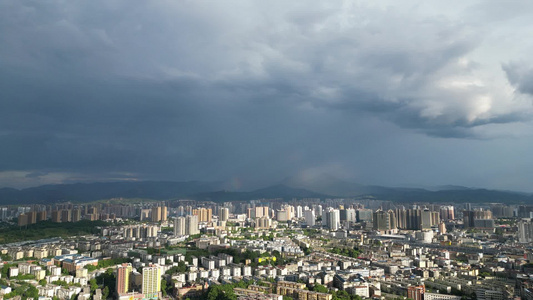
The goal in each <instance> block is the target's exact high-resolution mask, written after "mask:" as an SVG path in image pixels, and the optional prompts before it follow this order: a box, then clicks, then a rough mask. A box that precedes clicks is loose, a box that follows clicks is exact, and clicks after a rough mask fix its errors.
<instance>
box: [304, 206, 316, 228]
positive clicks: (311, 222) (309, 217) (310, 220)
mask: <svg viewBox="0 0 533 300" xmlns="http://www.w3.org/2000/svg"><path fill="white" fill-rule="evenodd" d="M304 218H305V223H306V224H307V226H309V227H312V226H315V220H316V217H315V211H314V210H306V211H304Z"/></svg>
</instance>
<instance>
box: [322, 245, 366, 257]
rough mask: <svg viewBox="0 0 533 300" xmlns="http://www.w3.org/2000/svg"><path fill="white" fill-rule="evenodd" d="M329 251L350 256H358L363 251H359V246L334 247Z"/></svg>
mask: <svg viewBox="0 0 533 300" xmlns="http://www.w3.org/2000/svg"><path fill="white" fill-rule="evenodd" d="M328 252H330V253H333V254H339V255H344V256H348V257H353V258H358V257H359V255H360V254H361V251H359V248H357V247H353V248H337V247H335V248H332V249H329V250H328Z"/></svg>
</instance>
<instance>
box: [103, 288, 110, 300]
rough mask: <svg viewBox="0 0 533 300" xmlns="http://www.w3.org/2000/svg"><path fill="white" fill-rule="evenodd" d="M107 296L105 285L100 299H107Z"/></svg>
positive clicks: (107, 291)
mask: <svg viewBox="0 0 533 300" xmlns="http://www.w3.org/2000/svg"><path fill="white" fill-rule="evenodd" d="M107 297H109V287H107V286H106V287H104V289H103V290H102V299H107Z"/></svg>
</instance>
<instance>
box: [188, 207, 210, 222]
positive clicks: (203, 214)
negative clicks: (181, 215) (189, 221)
mask: <svg viewBox="0 0 533 300" xmlns="http://www.w3.org/2000/svg"><path fill="white" fill-rule="evenodd" d="M192 214H193V215H195V216H198V222H211V219H212V216H213V211H212V210H211V208H203V207H202V208H198V209H193V210H192Z"/></svg>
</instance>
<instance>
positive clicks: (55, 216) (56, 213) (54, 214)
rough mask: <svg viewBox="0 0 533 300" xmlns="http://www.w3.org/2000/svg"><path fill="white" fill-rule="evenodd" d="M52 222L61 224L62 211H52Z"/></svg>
mask: <svg viewBox="0 0 533 300" xmlns="http://www.w3.org/2000/svg"><path fill="white" fill-rule="evenodd" d="M52 222H55V223H61V211H60V210H53V211H52Z"/></svg>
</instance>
